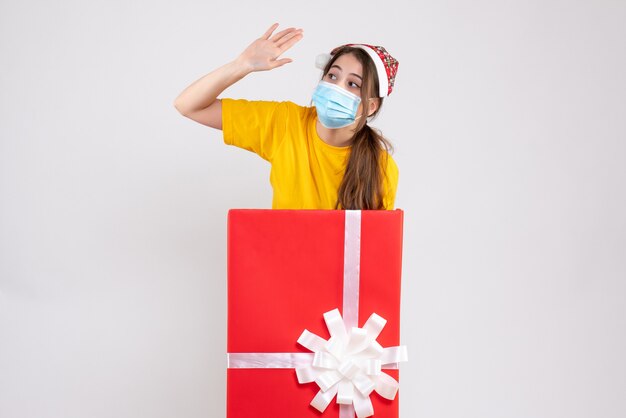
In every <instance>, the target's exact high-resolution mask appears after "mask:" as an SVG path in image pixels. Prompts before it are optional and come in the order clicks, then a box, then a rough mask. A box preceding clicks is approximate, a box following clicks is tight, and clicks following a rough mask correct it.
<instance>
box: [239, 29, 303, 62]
mask: <svg viewBox="0 0 626 418" xmlns="http://www.w3.org/2000/svg"><path fill="white" fill-rule="evenodd" d="M277 27H278V23H274V24H273V25H272V26H270V28H269V29H268V30H267V31H266V32H265V33H264V34H263V36H261V37H260V38H259V39H257V40H255V41H254V42H252V43H251V44H250V45H249V46H248V47H247V48H246V49H245V50H244V51H243V52H242V53H241V54H240V55H239V57H238V58H237V60H238V61H239V62H240V63H241V64H242V65H245V66H246V67H247V68H248V69H249V70H250V71H267V70H271V69H274V68H277V67H280V66H283V65H285V64H287V63H290V62H292V61H293V60H292V59H291V58H281V59H278V57H279V56H280V55H282V53H283V52H285V51H286V50H288V49H289V48H291V47H292V46H293V45H294V44H296V43H297V42H298V41H299V40H300V39H302V37H303V36H304V34H303V31H302V29H296V28H287V29H285V30H282V31H280V32H278V33H276V34H274V36H272V32H274V30H276V28H277Z"/></svg>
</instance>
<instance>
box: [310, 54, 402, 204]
mask: <svg viewBox="0 0 626 418" xmlns="http://www.w3.org/2000/svg"><path fill="white" fill-rule="evenodd" d="M344 54H353V55H354V56H355V57H356V58H357V59H358V60H359V62H360V63H361V66H362V67H363V74H362V75H363V82H362V84H361V103H363V116H362V117H361V118H360V119H359V120H358V122H357V125H356V130H355V133H354V136H353V137H352V140H351V142H350V144H351V147H350V153H349V157H348V163H347V165H346V171H345V173H344V175H343V179H342V181H341V184H340V185H339V190H338V192H337V202H336V203H335V209H361V210H364V209H385V206H384V203H383V197H384V188H383V181H384V179H385V176H386V175H387V173H386V170H385V168H386V167H387V161H386V158H387V157H388V153H389V152H390V151H392V152H393V146H392V145H391V143H390V142H389V141H388V140H387V139H386V138H385V137H383V136H382V134H381V132H380V131H379V130H377V129H374V128H372V127H371V126H369V125H368V124H367V117H368V116H367V115H368V112H369V106H368V104H369V100H368V99H371V98H376V100H379V101H380V102H379V104H378V108H377V109H376V111H375V112H374V113H373V114H372V115H371V116H369V117H370V118H373V117H375V116H376V115H377V114H378V112H379V111H380V109H381V107H382V105H383V98H382V97H378V91H379V90H378V87H379V85H378V83H379V80H378V74H377V72H376V66H375V64H374V62H373V61H372V59H371V58H370V56H369V55H368V54H367V52H365V51H363V50H362V49H360V48H354V47H351V46H344V47H342V48H340V49H338V50H337V51H336V52H335V54H334V55H333V56H332V57H331V59H330V60H329V62H328V64H326V67H325V68H324V74H323V75H322V79H323V78H324V77H326V74H327V73H328V71H329V70H330V67H332V65H333V63H334V62H335V61H336V60H337V58H339V57H340V56H342V55H344ZM383 150H385V151H386V152H383Z"/></svg>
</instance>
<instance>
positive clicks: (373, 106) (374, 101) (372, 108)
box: [367, 97, 380, 117]
mask: <svg viewBox="0 0 626 418" xmlns="http://www.w3.org/2000/svg"><path fill="white" fill-rule="evenodd" d="M368 101H369V110H368V111H367V117H370V116H372V114H373V113H374V112H376V110H378V106H380V99H379V98H378V97H373V98H371V99H369V100H368Z"/></svg>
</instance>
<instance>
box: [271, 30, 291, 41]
mask: <svg viewBox="0 0 626 418" xmlns="http://www.w3.org/2000/svg"><path fill="white" fill-rule="evenodd" d="M294 30H296V28H287V29H284V30H281V31H280V32H278V33H277V34H275V35H274V36H272V37H271V38H270V41H274V42H276V41H277V40H279V39H280V38H282V37H283V36H285V35H286V34H288V33H289V32H291V31H294Z"/></svg>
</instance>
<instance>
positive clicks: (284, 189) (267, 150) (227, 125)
mask: <svg viewBox="0 0 626 418" xmlns="http://www.w3.org/2000/svg"><path fill="white" fill-rule="evenodd" d="M316 116H317V113H316V109H315V107H304V106H299V105H297V104H295V103H293V102H288V101H287V102H274V101H249V100H244V99H237V100H235V99H222V131H223V134H224V143H225V144H228V145H234V146H237V147H239V148H243V149H246V150H248V151H251V152H254V153H256V154H258V155H259V156H260V157H261V158H263V159H265V160H267V161H269V162H270V163H271V165H272V167H271V171H270V183H271V184H272V188H273V190H274V197H273V200H272V209H334V208H335V202H336V200H337V191H338V190H339V185H340V184H341V180H342V178H343V175H344V172H345V169H346V164H347V161H348V160H347V158H348V157H349V153H350V147H349V146H348V147H335V146H332V145H329V144H327V143H326V142H324V141H323V140H322V139H321V138H320V137H319V135H318V134H317V130H316V128H315V121H316ZM383 152H384V151H383ZM383 161H384V159H383ZM386 172H387V176H386V179H385V181H384V183H383V187H384V193H385V197H384V199H383V204H384V205H385V209H388V210H391V209H393V208H394V202H395V196H396V188H397V185H398V167H397V165H396V163H395V161H394V160H393V159H392V158H391V155H388V158H387V167H386Z"/></svg>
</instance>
